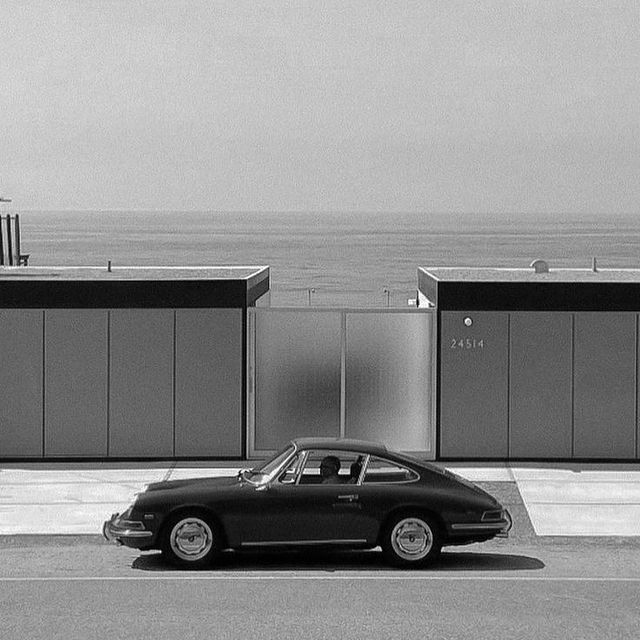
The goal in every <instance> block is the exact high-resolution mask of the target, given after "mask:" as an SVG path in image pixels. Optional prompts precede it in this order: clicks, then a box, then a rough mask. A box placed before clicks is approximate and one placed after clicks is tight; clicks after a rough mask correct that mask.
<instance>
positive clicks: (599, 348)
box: [573, 312, 637, 458]
mask: <svg viewBox="0 0 640 640" xmlns="http://www.w3.org/2000/svg"><path fill="white" fill-rule="evenodd" d="M574 344H575V354H574V362H575V364H574V447H573V448H574V451H573V452H574V456H575V457H577V458H633V457H634V452H635V444H636V443H635V439H636V372H637V364H636V316H635V314H632V313H595V312H594V313H588V312H585V313H576V314H575V333H574Z"/></svg>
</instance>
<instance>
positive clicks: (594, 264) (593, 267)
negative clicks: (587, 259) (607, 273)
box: [591, 258, 598, 273]
mask: <svg viewBox="0 0 640 640" xmlns="http://www.w3.org/2000/svg"><path fill="white" fill-rule="evenodd" d="M591 269H592V271H593V272H594V273H596V272H597V271H598V262H597V261H596V259H595V258H593V261H592V263H591Z"/></svg>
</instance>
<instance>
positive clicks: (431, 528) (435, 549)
mask: <svg viewBox="0 0 640 640" xmlns="http://www.w3.org/2000/svg"><path fill="white" fill-rule="evenodd" d="M441 547H442V542H441V539H440V530H439V528H438V526H437V524H436V523H435V522H434V521H433V520H432V519H431V518H429V517H426V516H422V515H402V516H399V517H396V518H394V519H393V520H392V521H391V522H390V523H389V525H388V526H387V527H386V528H385V531H384V533H383V538H382V551H383V553H384V555H385V557H386V559H387V561H388V562H390V563H391V564H393V565H395V566H398V567H418V566H422V565H424V564H427V563H428V562H430V561H431V560H433V558H435V557H437V556H438V554H439V553H440V549H441Z"/></svg>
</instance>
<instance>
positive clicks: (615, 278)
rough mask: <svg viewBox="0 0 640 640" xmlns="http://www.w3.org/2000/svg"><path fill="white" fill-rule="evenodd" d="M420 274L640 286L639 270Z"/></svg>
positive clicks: (433, 270)
mask: <svg viewBox="0 0 640 640" xmlns="http://www.w3.org/2000/svg"><path fill="white" fill-rule="evenodd" d="M419 271H422V272H423V273H425V274H427V275H429V276H431V278H432V279H434V280H437V281H439V282H640V269H601V268H599V267H598V270H597V271H593V269H568V268H566V269H565V268H557V269H554V268H551V267H550V268H549V272H548V273H536V272H535V270H534V269H533V268H529V269H522V268H515V269H511V268H506V267H420V268H419Z"/></svg>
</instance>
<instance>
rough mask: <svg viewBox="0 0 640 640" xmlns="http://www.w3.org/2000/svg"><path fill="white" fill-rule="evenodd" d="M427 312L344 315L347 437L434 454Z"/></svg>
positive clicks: (429, 319) (433, 315) (432, 318)
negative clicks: (345, 324)
mask: <svg viewBox="0 0 640 640" xmlns="http://www.w3.org/2000/svg"><path fill="white" fill-rule="evenodd" d="M434 318H435V314H426V313H388V312H377V313H347V316H346V323H347V326H346V381H345V390H346V393H345V405H346V406H345V412H346V414H345V418H346V420H345V429H346V430H345V435H346V436H347V437H349V438H361V439H364V440H374V441H378V442H383V443H385V444H386V445H387V446H388V447H390V448H393V449H399V450H401V451H416V452H418V451H419V452H422V453H425V452H428V451H432V448H433V447H432V434H433V425H432V401H433V397H432V395H433V394H432V385H433V377H432V368H433V358H432V355H433V352H432V349H433V345H432V342H433V341H432V335H433V331H432V329H433V326H432V322H433V320H434Z"/></svg>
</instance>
